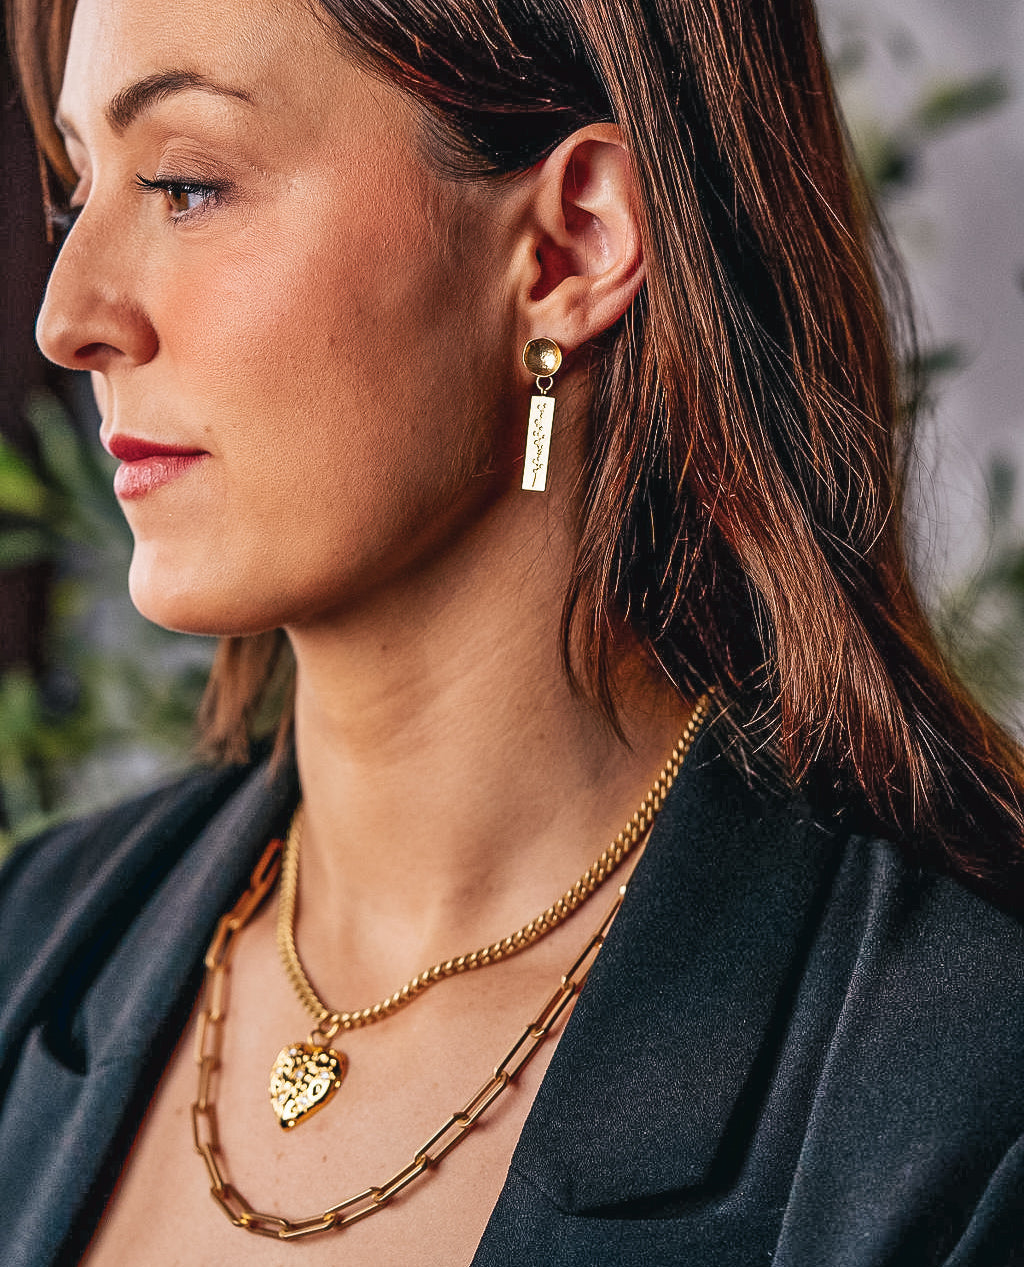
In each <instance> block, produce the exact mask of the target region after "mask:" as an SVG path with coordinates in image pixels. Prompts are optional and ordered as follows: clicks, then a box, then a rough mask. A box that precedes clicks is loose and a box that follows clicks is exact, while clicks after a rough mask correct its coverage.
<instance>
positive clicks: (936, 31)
mask: <svg viewBox="0 0 1024 1267" xmlns="http://www.w3.org/2000/svg"><path fill="white" fill-rule="evenodd" d="M819 8H820V11H821V16H822V24H823V28H824V31H825V37H826V42H827V43H828V44H829V45H830V46H832V47H838V46H839V45H841V43H842V41H843V39H844V37H846V38H848V37H849V36H850V34H851V29H852V30H853V31H855V33H856V34H857V36H859V37H860V38H861V39H862V40H863V41H864V52H865V62H864V65H863V67H862V68H861V69H859V70H857V71H855V72H854V73H852V74H850V75H845V76H842V77H841V84H840V87H841V92H842V96H843V99H844V106H845V110H846V113H847V116H848V119H849V121H850V123H851V127H852V129H853V131H854V132H855V133H856V131H857V130H858V128H860V127H861V126H862V125H863V124H865V123H868V124H870V123H877V124H880V125H881V126H883V127H888V126H891V125H893V124H895V125H897V126H899V123H900V121H901V120H902V119H903V118H905V116H906V113H907V111H908V110H909V109H911V108H912V105H913V103H914V102H915V101H916V100H919V99H920V96H921V94H922V92H923V91H925V90H927V89H928V88H929V87H931V86H934V85H935V84H937V83H941V82H948V81H951V80H961V79H964V78H969V77H973V76H975V75H978V74H984V73H987V72H992V71H997V72H1000V73H1001V74H1002V76H1003V77H1004V79H1005V80H1006V82H1007V84H1008V86H1009V88H1010V92H1011V99H1010V101H1009V103H1008V104H1006V105H1003V106H1000V107H998V108H997V109H996V110H995V111H994V112H992V113H991V114H989V115H985V116H983V117H981V118H979V119H977V120H975V121H973V122H970V123H967V124H964V125H962V126H960V127H958V128H956V129H955V130H954V131H952V132H950V133H948V134H946V135H945V136H943V137H941V138H939V139H937V140H935V141H934V142H932V143H930V144H929V145H928V146H927V147H926V149H925V150H924V151H923V154H922V162H921V165H920V167H919V169H918V171H917V174H916V178H915V180H914V183H913V185H912V187H911V188H910V190H909V191H908V193H907V194H906V195H905V196H901V197H899V198H898V199H897V200H896V201H895V203H894V204H893V205H892V207H891V208H890V222H891V224H892V226H893V228H894V230H895V233H896V237H897V241H898V242H899V244H900V246H901V248H902V250H903V253H904V256H905V258H906V261H907V264H908V268H909V272H910V276H911V281H912V284H913V287H914V290H915V294H916V297H917V299H918V309H919V314H920V316H921V317H922V335H923V340H922V341H923V342H925V343H927V342H934V343H939V344H945V343H950V342H955V343H957V344H959V345H961V347H962V349H963V351H964V352H965V353H966V356H967V363H966V365H965V367H964V368H963V369H961V370H959V371H958V372H956V373H955V374H953V375H951V376H950V377H949V378H946V379H944V380H943V381H942V383H941V393H940V395H939V399H938V404H937V408H936V412H935V416H934V421H933V423H932V424H931V425H926V426H925V428H924V432H925V443H924V445H923V457H924V463H925V472H926V474H925V479H924V489H925V494H924V499H923V503H922V507H921V510H922V513H923V514H925V515H926V516H927V517H928V518H929V519H930V520H932V521H933V530H934V531H933V539H934V547H933V551H932V558H931V560H930V562H931V570H932V572H933V574H934V576H935V578H936V580H938V581H940V582H941V580H942V579H945V580H947V581H949V580H950V579H952V578H954V577H956V575H957V574H958V573H963V572H964V571H965V570H966V569H968V568H970V567H972V566H975V565H976V564H977V562H978V560H979V557H980V556H981V554H982V553H983V548H984V541H985V537H986V513H985V510H986V506H985V470H986V466H987V464H988V461H989V460H990V458H991V456H992V455H993V454H1000V455H1003V456H1006V457H1008V458H1010V459H1012V460H1013V461H1014V462H1015V464H1016V466H1017V468H1018V471H1019V472H1020V478H1021V483H1022V484H1024V0H899V3H898V4H896V5H893V4H891V3H888V4H887V3H885V2H884V0H819ZM1016 516H1017V520H1018V522H1019V523H1020V524H1021V531H1022V535H1024V493H1021V494H1019V495H1018V498H1017V501H1016ZM1022 639H1024V631H1022Z"/></svg>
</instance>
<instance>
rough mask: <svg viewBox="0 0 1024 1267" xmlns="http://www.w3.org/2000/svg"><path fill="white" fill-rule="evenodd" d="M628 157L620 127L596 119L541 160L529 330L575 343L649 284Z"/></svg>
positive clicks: (527, 304)
mask: <svg viewBox="0 0 1024 1267" xmlns="http://www.w3.org/2000/svg"><path fill="white" fill-rule="evenodd" d="M636 206H637V200H636V196H635V188H634V183H633V174H632V169H631V166H630V162H629V156H628V154H627V153H626V150H625V147H624V145H623V144H622V139H621V134H620V132H619V129H618V128H617V127H616V126H615V125H614V124H610V123H602V124H592V125H591V126H589V127H586V128H581V129H580V130H579V131H578V132H575V133H573V135H572V136H571V137H568V138H567V139H566V140H565V141H563V142H562V144H561V145H560V146H559V147H558V149H557V150H555V151H554V152H553V153H552V154H550V155H549V156H548V158H547V159H545V161H544V162H543V163H542V164H541V165H540V168H539V169H538V171H537V173H536V183H535V187H534V190H533V196H532V206H531V211H532V215H531V217H530V221H529V232H531V233H533V234H534V235H535V248H534V253H533V261H534V265H535V266H534V268H533V271H532V275H531V276H529V277H528V278H526V279H524V282H525V285H524V289H523V291H522V304H523V314H522V315H523V319H524V323H525V326H526V329H527V330H529V331H531V332H532V331H539V332H543V333H544V334H546V335H548V336H549V337H551V338H555V339H557V340H558V342H559V343H560V344H561V345H562V346H563V347H564V348H566V349H568V350H573V349H575V348H577V347H580V346H582V344H584V343H586V342H588V341H589V340H590V339H593V338H595V337H596V336H597V335H599V334H601V333H602V332H603V331H604V330H606V329H608V327H609V326H611V325H613V324H614V323H615V322H616V321H617V320H618V318H619V317H621V316H622V314H623V313H624V312H625V311H626V309H627V308H628V307H629V305H630V304H631V303H632V302H633V299H634V298H635V296H636V294H637V291H638V290H639V289H640V286H641V285H642V283H643V278H644V260H643V249H642V246H641V240H640V229H639V224H638V220H637V214H636Z"/></svg>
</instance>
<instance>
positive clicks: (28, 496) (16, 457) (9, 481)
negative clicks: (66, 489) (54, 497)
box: [0, 436, 47, 518]
mask: <svg viewBox="0 0 1024 1267" xmlns="http://www.w3.org/2000/svg"><path fill="white" fill-rule="evenodd" d="M46 496H47V493H46V485H45V484H44V483H43V481H42V480H41V479H40V478H39V476H38V475H37V474H36V473H35V471H34V470H33V469H32V467H31V465H30V464H29V463H28V462H27V461H26V460H25V458H23V457H22V455H21V454H20V453H19V452H18V451H17V450H16V449H15V448H14V447H13V446H12V445H10V444H9V443H8V442H7V441H6V440H4V438H3V437H2V436H0V514H5V515H20V516H23V517H27V518H37V517H38V516H40V515H42V514H43V512H44V511H45V509H46Z"/></svg>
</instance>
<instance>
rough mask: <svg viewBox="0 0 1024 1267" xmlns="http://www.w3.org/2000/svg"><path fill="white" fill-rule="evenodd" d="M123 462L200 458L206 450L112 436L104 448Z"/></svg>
mask: <svg viewBox="0 0 1024 1267" xmlns="http://www.w3.org/2000/svg"><path fill="white" fill-rule="evenodd" d="M103 447H104V448H105V449H106V450H107V452H108V453H111V454H113V456H114V457H116V458H120V459H121V461H122V462H143V461H145V460H146V459H147V458H169V457H199V456H202V455H204V454H205V453H206V450H205V449H197V448H194V447H193V446H192V445H188V444H160V443H158V442H157V441H156V440H139V439H137V438H136V437H135V436H120V435H118V436H111V437H110V438H109V439H108V440H106V441H105V442H104V446H103Z"/></svg>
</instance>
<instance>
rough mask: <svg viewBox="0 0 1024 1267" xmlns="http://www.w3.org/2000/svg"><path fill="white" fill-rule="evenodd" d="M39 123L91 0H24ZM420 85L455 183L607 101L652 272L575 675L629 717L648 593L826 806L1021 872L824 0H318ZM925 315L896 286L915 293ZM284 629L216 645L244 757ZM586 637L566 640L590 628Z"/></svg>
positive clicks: (679, 678)
mask: <svg viewBox="0 0 1024 1267" xmlns="http://www.w3.org/2000/svg"><path fill="white" fill-rule="evenodd" d="M10 6H11V11H12V17H13V20H14V21H13V32H14V44H15V51H16V56H17V58H18V61H19V64H20V67H21V72H22V76H23V82H24V84H25V89H26V95H27V98H28V102H29V106H30V110H31V113H32V117H33V121H34V123H35V126H36V129H37V135H38V136H39V140H40V144H41V146H42V148H43V149H44V151H45V153H46V154H47V156H48V157H49V159H50V161H51V163H52V164H53V165H54V167H55V168H56V170H57V171H58V172H63V171H64V170H65V169H66V164H67V160H66V156H64V155H63V151H62V150H61V148H60V142H59V139H58V138H57V136H56V134H55V132H54V130H53V125H52V121H51V114H52V108H53V103H54V100H55V97H56V90H57V84H58V80H59V74H60V70H59V67H60V65H61V63H62V59H63V49H64V46H65V42H66V35H67V29H68V24H69V14H70V12H71V10H72V7H73V0H10ZM311 7H312V8H313V11H314V12H316V13H317V14H318V15H319V16H320V17H321V19H322V21H323V22H324V25H325V30H326V31H327V32H328V33H329V35H330V36H331V37H334V38H339V39H340V42H341V44H342V46H343V48H344V49H345V51H346V52H347V53H349V55H352V56H354V57H355V58H356V59H357V60H359V61H360V62H361V63H362V64H363V65H364V66H365V67H366V68H368V69H369V70H371V71H372V72H373V73H376V74H378V75H381V76H382V77H384V78H385V79H387V80H388V81H389V82H392V83H394V84H396V85H397V86H398V87H400V88H402V89H403V90H405V91H406V92H408V93H409V94H411V96H412V97H413V98H415V99H416V100H418V101H419V102H420V103H421V104H422V106H423V108H424V109H423V115H424V119H425V124H426V134H427V136H428V142H429V146H430V150H431V154H432V157H433V158H434V160H435V161H436V162H437V163H438V164H439V165H440V166H441V168H442V169H443V170H445V171H446V172H447V173H448V174H449V175H450V176H451V177H453V178H465V179H489V178H498V177H502V176H506V175H509V174H512V173H515V172H517V171H521V170H523V169H525V168H527V167H529V166H530V165H531V164H533V163H535V162H536V161H538V160H539V159H540V158H542V157H543V156H544V155H545V154H546V153H548V152H549V151H550V150H551V149H552V148H553V147H554V146H555V145H556V144H557V143H558V142H559V141H560V140H561V139H563V138H564V137H565V136H567V135H569V134H570V133H571V132H572V131H573V130H575V129H576V128H578V127H580V126H582V125H584V124H587V123H591V122H594V121H598V120H612V121H614V122H616V123H617V124H618V125H619V126H620V127H621V129H622V131H623V134H624V136H625V139H626V143H627V147H628V149H629V152H630V154H631V158H632V164H633V169H634V173H635V178H636V183H637V188H638V193H639V205H640V208H641V218H642V226H641V227H642V233H643V240H644V247H645V255H646V261H647V281H646V283H645V286H644V289H643V291H642V293H641V294H640V295H639V297H638V298H637V300H636V301H635V302H634V304H633V305H632V307H631V308H630V310H629V311H628V312H627V313H626V315H625V316H624V317H623V319H622V320H621V321H620V322H619V323H617V325H616V326H615V327H614V328H613V329H612V330H610V331H609V332H608V333H607V335H606V336H605V338H604V339H603V340H602V343H601V347H600V348H599V349H598V350H597V352H598V354H597V355H596V356H595V358H594V368H593V371H592V391H593V410H592V446H591V457H590V464H589V470H588V472H587V475H588V478H587V482H586V487H585V489H584V493H583V510H582V520H581V537H580V544H579V550H578V555H577V558H576V563H575V569H574V572H573V576H572V580H571V584H570V588H569V593H568V594H567V596H566V605H565V622H564V649H565V656H566V664H567V668H569V671H570V673H571V674H572V675H574V678H575V680H577V681H578V682H582V683H584V684H585V685H586V686H587V687H588V688H589V689H591V690H592V691H593V692H594V694H595V695H596V697H597V698H598V699H600V700H601V701H602V702H603V704H604V706H605V708H606V710H607V711H608V712H609V713H611V712H612V711H613V687H612V665H613V656H612V647H613V644H614V641H615V636H616V629H617V627H618V625H619V622H620V621H621V618H622V614H623V613H625V616H626V617H627V619H628V621H629V622H630V624H631V625H632V627H633V629H634V630H635V631H636V632H637V633H638V634H639V635H640V636H641V637H642V639H643V641H644V643H645V645H646V646H647V647H648V648H649V650H650V653H651V654H652V656H653V657H655V658H656V659H657V660H658V661H659V662H660V663H661V664H662V665H663V666H664V668H665V671H666V672H667V674H668V675H669V676H670V677H671V678H672V680H673V681H675V683H676V684H677V685H678V687H679V689H680V690H681V691H682V692H683V693H684V694H686V693H689V694H693V693H696V692H698V691H699V690H701V689H703V688H704V687H705V686H707V685H712V684H713V685H715V686H717V687H718V688H719V690H720V692H721V695H722V697H723V698H728V699H736V698H737V697H740V696H750V697H751V698H753V699H755V700H757V701H758V704H757V707H756V709H755V713H756V717H755V720H754V722H751V718H750V714H749V712H748V713H747V714H746V721H745V732H744V733H742V734H738V735H737V739H738V741H739V743H740V744H742V745H744V750H745V752H746V753H747V755H748V757H749V754H750V753H751V752H752V751H754V750H755V749H760V750H761V751H771V752H773V753H775V754H776V755H777V757H778V759H779V762H780V764H781V767H782V768H783V769H784V770H786V771H787V772H788V773H789V775H790V776H791V777H792V778H794V779H796V780H801V781H803V783H804V785H805V787H807V788H808V789H809V790H810V791H811V792H812V793H813V795H814V796H815V797H816V798H817V799H818V800H819V801H825V802H828V803H829V804H830V805H832V806H845V807H847V809H851V808H852V810H853V811H854V813H855V814H859V816H860V817H861V819H862V820H863V821H865V822H867V823H870V824H871V825H872V826H873V827H880V828H881V829H882V830H883V831H885V832H886V833H888V834H890V835H892V836H893V837H895V838H896V839H898V840H900V841H901V842H903V843H904V844H905V845H907V847H908V848H911V849H912V850H914V851H916V852H917V853H918V855H919V856H926V857H927V858H928V859H929V860H930V861H932V862H933V863H935V864H936V865H939V866H941V867H944V868H946V869H950V870H953V871H956V872H959V873H960V874H962V875H964V876H967V877H973V878H974V879H975V880H978V881H980V882H991V883H992V884H993V885H994V886H995V885H999V886H1001V887H1002V891H1003V893H1004V894H1006V893H1007V892H1009V891H1010V890H1011V889H1012V890H1013V891H1015V892H1016V893H1018V894H1019V893H1020V892H1021V888H1022V886H1024V881H1022V879H1021V874H1022V872H1024V867H1022V866H1021V861H1022V860H1024V853H1022V851H1021V848H1020V843H1021V826H1022V818H1021V809H1020V806H1021V792H1022V788H1024V771H1022V764H1021V758H1020V756H1019V754H1018V751H1017V748H1016V746H1015V745H1014V744H1013V743H1012V742H1011V741H1010V739H1009V738H1008V737H1007V736H1006V735H1005V734H1004V733H1003V731H1002V730H1000V729H999V727H998V726H997V725H996V724H995V723H994V722H993V721H992V720H991V719H990V718H989V717H988V716H987V715H986V714H985V713H984V712H982V711H981V709H980V708H979V707H978V706H977V705H976V704H975V703H974V701H973V700H972V699H971V698H970V696H969V695H968V694H967V692H966V691H965V690H964V689H963V688H962V687H961V686H960V685H959V684H958V683H957V681H956V680H955V679H954V677H953V675H952V674H951V672H950V670H949V669H948V667H947V666H946V664H945V662H944V660H943V657H942V655H941V654H940V652H939V650H938V649H937V647H936V644H935V641H934V639H933V636H932V634H931V631H930V629H929V627H928V624H927V621H926V619H925V617H924V615H923V613H922V611H921V608H920V606H919V603H918V600H917V597H916V596H915V593H914V589H913V586H912V584H911V582H910V579H909V576H908V568H907V560H906V549H905V543H904V530H903V523H902V506H903V497H904V479H905V476H904V471H905V465H906V457H907V453H908V448H909V444H910V437H911V425H910V418H909V416H908V412H907V411H906V410H905V409H903V408H902V406H901V399H900V390H899V386H898V383H897V376H896V373H895V371H894V365H895V363H896V361H895V357H894V355H893V351H892V347H893V342H894V339H893V331H892V329H891V327H890V321H889V318H888V317H887V314H886V309H885V307H884V305H883V303H882V300H881V297H880V292H879V285H878V281H877V265H878V262H879V261H881V262H882V263H883V265H884V267H885V271H886V273H887V274H888V275H890V276H892V277H895V278H897V279H898V270H895V269H894V268H893V266H892V263H891V256H890V254H889V253H888V251H887V248H886V246H885V242H884V235H883V234H882V233H881V232H880V230H879V226H878V225H877V223H876V222H875V219H874V215H873V212H872V210H871V207H870V204H869V200H868V198H867V197H866V195H865V193H864V190H863V188H862V186H861V184H860V182H859V180H858V178H857V175H856V173H855V171H854V170H853V169H852V166H851V163H850V160H849V157H848V152H847V147H846V145H845V143H844V138H843V135H842V131H841V127H840V124H839V122H838V119H837V114H836V108H835V104H834V100H833V94H832V89H831V84H830V81H829V75H828V71H827V68H826V65H825V61H824V57H823V55H822V51H821V47H820V41H819V36H818V30H817V25H816V19H815V15H814V10H813V5H812V3H811V0H758V3H756V4H750V3H748V2H747V0H642V2H641V0H577V3H575V4H570V3H567V2H566V0H544V3H543V4H540V3H534V2H533V0H515V2H513V0H488V2H484V0H450V2H449V3H446V4H443V5H438V4H434V3H429V2H428V0H315V3H312V4H311ZM902 310H903V306H902V303H901V300H900V296H899V295H898V294H897V302H896V303H895V304H894V305H893V307H892V311H893V312H900V311H902ZM281 640H282V635H280V634H279V633H277V634H266V635H261V636H260V637H259V638H257V639H246V640H238V639H230V640H226V641H225V642H224V644H222V647H221V651H220V653H219V655H218V659H217V663H216V665H215V668H214V673H213V676H212V679H211V684H210V688H209V690H208V693H207V697H206V700H205V702H204V707H203V710H202V721H203V725H204V727H205V733H206V736H207V739H208V741H209V742H210V743H211V744H212V745H213V747H214V748H215V749H217V750H218V751H219V752H220V754H221V755H227V756H235V755H238V754H239V753H240V752H241V751H243V750H244V748H245V745H246V740H247V735H246V730H247V723H248V719H249V718H250V717H251V715H252V714H253V712H254V709H255V708H256V706H257V703H258V701H259V699H260V697H261V696H262V694H263V692H264V690H265V687H266V683H267V681H268V678H269V676H270V674H271V672H272V670H273V667H274V665H275V663H276V662H277V661H278V653H279V649H280V646H281ZM574 647H575V648H584V649H585V650H584V651H582V652H579V653H578V654H576V656H575V657H573V656H572V655H570V649H571V648H574Z"/></svg>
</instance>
